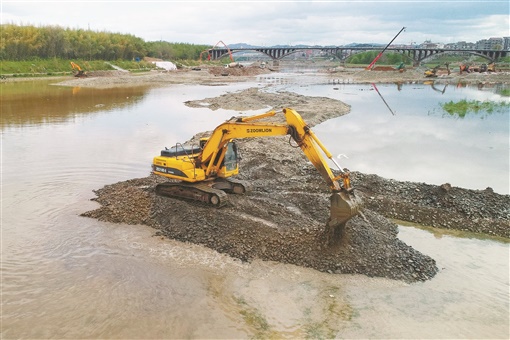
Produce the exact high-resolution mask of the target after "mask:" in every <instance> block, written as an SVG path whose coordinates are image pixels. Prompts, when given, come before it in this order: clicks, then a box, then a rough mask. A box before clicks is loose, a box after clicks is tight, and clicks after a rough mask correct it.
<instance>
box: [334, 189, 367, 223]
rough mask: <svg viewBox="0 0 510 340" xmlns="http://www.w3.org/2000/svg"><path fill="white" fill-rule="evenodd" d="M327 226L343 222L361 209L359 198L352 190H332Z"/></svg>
mask: <svg viewBox="0 0 510 340" xmlns="http://www.w3.org/2000/svg"><path fill="white" fill-rule="evenodd" d="M330 201H331V207H330V217H329V222H328V224H329V226H330V227H333V228H334V227H336V226H339V225H343V224H345V222H347V221H348V220H350V219H351V218H353V217H354V216H356V215H358V214H359V212H360V211H361V206H362V201H361V198H359V197H357V196H355V195H354V193H353V192H352V191H350V192H349V191H347V190H342V191H339V192H334V193H333V194H332V195H331V197H330Z"/></svg>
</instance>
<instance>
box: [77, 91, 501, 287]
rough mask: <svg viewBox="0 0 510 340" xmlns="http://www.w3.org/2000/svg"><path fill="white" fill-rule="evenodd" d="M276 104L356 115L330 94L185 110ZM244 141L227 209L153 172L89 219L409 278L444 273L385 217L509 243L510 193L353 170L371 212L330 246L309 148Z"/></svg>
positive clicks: (215, 101) (313, 117) (104, 197)
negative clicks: (240, 185) (166, 193)
mask: <svg viewBox="0 0 510 340" xmlns="http://www.w3.org/2000/svg"><path fill="white" fill-rule="evenodd" d="M268 103H271V104H272V109H275V110H276V111H281V109H282V108H283V107H287V106H289V107H292V108H294V109H296V111H298V112H299V113H300V114H301V115H302V116H303V118H304V120H305V121H306V122H307V123H308V124H309V125H310V126H314V125H316V124H318V123H320V122H322V121H325V120H327V119H331V118H333V117H336V116H339V115H342V114H345V113H347V112H348V111H349V106H348V105H346V104H344V103H342V102H340V101H336V100H333V99H330V98H317V97H304V96H301V95H297V94H295V93H287V92H281V93H277V94H274V93H266V92H264V91H260V90H258V89H254V88H252V89H248V90H245V91H242V92H239V93H230V94H225V95H222V96H219V97H217V98H207V99H204V100H202V101H190V102H187V105H189V106H192V107H193V106H197V107H204V105H208V106H209V107H210V108H211V109H215V108H220V107H221V108H226V109H235V110H252V109H262V108H267V104H268ZM318 108H320V110H318ZM268 109H271V108H268ZM317 112H320V113H321V114H320V115H317V114H316V113H317ZM206 134H207V133H206ZM238 144H239V146H240V150H241V152H242V156H243V160H242V162H241V174H240V175H239V176H238V177H239V179H244V180H247V181H249V182H250V183H251V184H252V185H253V191H251V192H249V193H247V194H245V195H230V203H229V204H228V205H227V206H225V207H222V208H220V209H214V208H210V207H206V206H203V205H201V204H198V203H193V202H188V201H182V200H177V199H171V198H164V197H159V196H157V195H156V194H155V193H154V187H155V185H156V184H157V183H160V182H162V181H165V179H162V178H160V177H157V176H153V175H150V176H148V177H146V178H140V179H133V180H129V181H125V182H120V183H116V184H112V185H108V186H105V187H104V188H102V189H99V190H97V191H96V194H97V198H96V199H95V200H96V201H97V202H98V203H99V204H100V205H101V206H100V207H99V208H98V209H96V210H93V211H90V212H86V213H84V214H83V215H84V216H88V217H93V218H97V219H100V220H105V221H111V222H122V223H130V224H146V225H149V226H152V227H154V228H155V229H157V232H156V235H160V236H165V237H169V238H172V239H177V240H181V241H185V242H193V243H197V244H202V245H205V246H207V247H210V248H212V249H215V250H217V251H219V252H222V253H227V254H229V255H231V256H233V257H236V258H240V259H242V260H248V261H249V260H250V259H253V258H260V259H263V260H271V261H281V262H285V263H291V264H295V265H300V266H306V267H311V268H315V269H317V270H320V271H327V272H331V273H359V274H365V275H369V276H380V277H388V278H392V279H398V280H404V281H406V282H414V281H424V280H427V279H430V278H431V277H433V276H434V275H435V274H436V272H437V270H438V268H437V267H436V264H435V261H434V260H433V259H432V258H430V257H428V256H426V255H424V254H421V253H420V252H418V251H416V250H415V249H413V248H412V247H409V246H407V245H406V244H405V243H403V242H402V241H400V240H399V239H398V237H397V233H398V228H397V225H396V224H394V223H393V222H391V221H390V220H388V219H387V218H386V217H384V216H387V217H391V218H398V219H401V220H405V221H412V222H418V223H423V224H429V225H434V226H438V227H446V228H458V229H462V230H466V229H467V230H472V231H476V232H484V233H488V234H492V235H500V236H504V237H509V235H508V207H509V196H508V195H506V196H503V195H498V194H495V193H493V192H492V191H491V190H489V189H487V190H485V191H481V192H480V191H473V190H465V189H460V188H451V187H450V186H449V185H447V184H445V185H443V186H440V187H437V186H428V185H425V184H417V183H409V182H397V181H392V180H387V179H383V178H380V177H378V176H376V175H365V174H360V173H353V176H352V177H353V185H354V186H355V187H356V188H358V189H357V191H356V192H357V195H359V196H361V197H362V198H363V200H364V202H365V208H364V210H363V213H362V214H360V215H359V216H356V217H354V218H353V219H351V220H350V221H348V222H347V223H346V224H345V226H344V227H343V228H342V229H341V235H340V236H341V237H340V239H339V241H338V242H336V243H335V244H333V245H332V244H331V243H330V242H329V241H330V238H329V236H330V235H328V234H327V232H326V221H327V218H328V216H329V195H330V192H329V189H328V188H327V186H326V184H325V182H324V180H323V179H322V178H321V177H320V175H319V174H318V172H317V171H316V169H315V168H314V167H313V165H312V164H311V163H309V162H308V160H307V159H306V157H305V156H304V155H303V154H302V152H301V150H299V149H297V150H296V148H295V147H294V146H292V145H291V144H290V143H289V142H288V138H287V137H275V138H265V139H250V140H239V141H238Z"/></svg>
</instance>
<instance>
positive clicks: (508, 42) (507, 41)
mask: <svg viewBox="0 0 510 340" xmlns="http://www.w3.org/2000/svg"><path fill="white" fill-rule="evenodd" d="M503 50H504V51H510V37H503Z"/></svg>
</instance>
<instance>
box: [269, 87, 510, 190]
mask: <svg viewBox="0 0 510 340" xmlns="http://www.w3.org/2000/svg"><path fill="white" fill-rule="evenodd" d="M436 87H437V86H436ZM376 88H377V90H378V91H376V90H375V89H374V86H373V85H371V84H361V85H359V84H356V85H350V84H341V85H334V86H330V85H326V84H312V85H307V86H301V85H300V86H296V85H291V86H281V87H280V88H279V89H281V90H285V91H291V92H296V93H299V94H302V95H308V96H317V97H319V96H323V97H329V98H334V99H338V100H341V101H343V102H345V103H348V104H349V105H351V111H350V112H349V114H347V115H344V116H341V117H338V118H335V119H331V120H328V121H327V122H324V123H322V124H320V125H318V126H316V127H315V133H316V134H317V135H318V136H319V138H320V139H321V140H322V141H323V142H324V143H325V144H326V145H327V146H328V149H329V150H330V151H331V152H332V154H334V155H339V154H345V155H347V156H348V158H349V159H348V160H347V161H343V164H342V166H345V167H347V168H349V169H351V170H357V171H361V172H365V173H376V174H379V175H381V176H383V177H386V178H392V179H396V180H403V181H414V182H425V183H430V184H436V185H441V184H443V183H447V182H448V183H450V184H451V185H453V186H459V187H463V188H469V189H479V190H483V189H485V188H487V187H491V188H493V189H494V191H496V192H498V193H502V194H507V193H508V192H509V190H510V187H509V178H508V170H509V130H508V126H509V119H510V117H509V115H508V112H494V113H492V114H490V115H486V116H483V117H484V119H480V118H479V117H480V116H481V115H480V114H479V115H469V114H468V115H466V116H465V117H464V119H458V118H455V116H451V115H449V114H445V113H443V109H442V108H441V106H440V105H441V103H442V102H446V101H448V100H452V101H460V100H463V99H465V98H469V100H476V101H480V102H483V101H493V102H495V103H500V102H503V103H510V98H508V97H503V96H501V95H499V94H497V93H495V92H490V91H479V90H478V89H477V87H476V86H474V87H453V86H448V87H447V88H446V90H445V93H444V94H442V93H438V92H437V91H435V90H434V89H432V87H431V86H430V85H426V84H405V85H403V86H402V87H401V89H400V91H399V90H398V85H396V84H377V85H376ZM279 89H273V91H275V92H277V91H278V90H279ZM441 90H442V89H441ZM494 90H495V89H494ZM382 99H384V100H382ZM505 105H507V104H505ZM485 118H486V119H485ZM332 166H333V165H332Z"/></svg>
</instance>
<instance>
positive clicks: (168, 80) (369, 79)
mask: <svg viewBox="0 0 510 340" xmlns="http://www.w3.org/2000/svg"><path fill="white" fill-rule="evenodd" d="M261 66H262V65H260V64H254V65H252V66H246V67H233V68H225V67H222V66H208V65H200V66H197V67H193V68H184V69H179V70H171V71H161V70H152V71H148V72H140V73H131V72H123V71H117V70H111V71H94V72H89V73H88V75H87V77H81V78H76V77H73V76H68V77H55V80H56V83H57V84H58V85H60V86H72V87H93V88H112V87H127V86H167V85H172V84H202V85H220V84H222V83H233V82H246V81H253V80H255V79H256V77H257V76H264V75H271V74H276V73H278V71H279V70H282V69H286V68H292V67H296V65H294V64H292V63H283V62H282V63H281V64H280V66H279V68H270V67H261ZM301 66H302V67H303V68H309V67H305V66H303V65H301ZM312 66H313V68H314V70H315V71H314V72H302V71H300V70H299V69H297V70H296V72H297V73H300V74H301V76H302V77H303V78H304V79H307V78H311V79H316V78H317V77H323V78H324V79H325V80H326V81H328V82H330V83H332V84H335V83H338V84H346V83H351V84H354V83H397V84H398V83H401V84H405V83H423V82H434V83H437V84H455V85H463V84H471V85H472V84H476V85H490V84H509V83H510V72H509V71H507V70H504V71H499V72H492V73H491V72H484V73H478V72H473V73H465V72H464V73H463V74H460V73H459V71H458V70H456V69H455V70H453V71H451V73H450V74H448V73H446V72H445V71H440V72H438V74H437V77H432V78H430V77H426V76H425V75H424V70H425V69H424V68H422V67H420V68H408V69H406V70H405V71H403V72H399V71H398V70H391V69H390V70H388V68H377V67H376V68H374V70H372V71H367V70H364V69H362V68H359V69H356V68H346V67H341V66H336V65H335V64H330V63H323V64H320V65H319V64H313V65H312ZM41 79H48V77H40V78H39V77H37V78H7V79H2V82H17V81H29V80H30V81H33V80H41Z"/></svg>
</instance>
